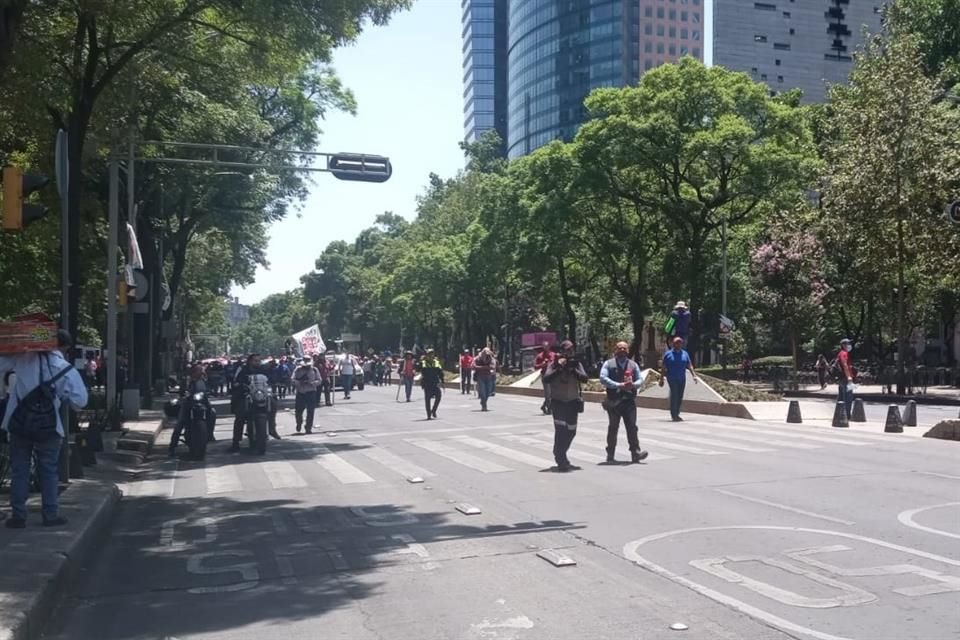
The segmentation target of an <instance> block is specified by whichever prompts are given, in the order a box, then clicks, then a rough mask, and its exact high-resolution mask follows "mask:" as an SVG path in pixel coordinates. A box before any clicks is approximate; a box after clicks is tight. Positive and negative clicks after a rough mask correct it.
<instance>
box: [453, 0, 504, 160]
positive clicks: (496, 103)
mask: <svg viewBox="0 0 960 640" xmlns="http://www.w3.org/2000/svg"><path fill="white" fill-rule="evenodd" d="M507 4H508V0H462V2H461V5H460V6H461V9H462V19H461V27H462V36H463V105H464V107H463V128H464V139H465V140H466V141H467V142H475V141H476V140H477V138H479V137H480V136H481V135H483V134H484V133H485V132H487V131H490V130H495V131H496V132H497V133H498V134H499V135H500V139H501V140H502V141H503V145H504V147H505V146H506V142H507Z"/></svg>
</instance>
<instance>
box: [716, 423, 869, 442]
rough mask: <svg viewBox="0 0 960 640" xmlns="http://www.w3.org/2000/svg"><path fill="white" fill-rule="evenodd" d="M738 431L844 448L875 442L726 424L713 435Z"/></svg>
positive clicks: (717, 428)
mask: <svg viewBox="0 0 960 640" xmlns="http://www.w3.org/2000/svg"><path fill="white" fill-rule="evenodd" d="M728 429H729V430H731V431H737V432H740V433H751V434H754V435H756V434H766V435H768V436H769V435H776V436H777V437H781V438H793V439H796V440H809V441H811V442H827V443H829V444H839V445H842V446H848V447H866V446H870V445H872V444H874V443H873V442H864V441H862V440H849V439H847V438H844V437H829V436H815V435H810V434H807V433H791V432H788V431H784V430H780V429H777V430H775V432H773V431H771V430H769V429H767V430H766V431H764V430H763V429H762V428H759V429H757V428H754V427H737V426H733V425H728V424H725V425H723V426H722V427H715V428H714V430H713V431H712V432H711V433H716V434H720V433H721V432H723V431H726V430H728Z"/></svg>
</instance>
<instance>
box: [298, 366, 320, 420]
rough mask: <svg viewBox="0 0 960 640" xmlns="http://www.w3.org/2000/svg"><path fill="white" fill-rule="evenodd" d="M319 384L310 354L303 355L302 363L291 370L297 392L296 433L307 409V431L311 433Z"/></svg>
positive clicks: (318, 374) (317, 372)
mask: <svg viewBox="0 0 960 640" xmlns="http://www.w3.org/2000/svg"><path fill="white" fill-rule="evenodd" d="M319 384H320V372H319V371H317V368H316V367H315V366H313V361H312V359H311V358H310V356H304V358H303V364H301V365H300V366H299V367H297V370H296V371H294V372H293V386H294V392H295V393H296V394H297V395H296V399H295V401H294V402H295V404H294V410H295V414H294V415H295V417H296V421H297V433H300V429H301V428H302V427H303V426H304V424H303V411H304V409H306V411H307V424H306V431H307V433H313V415H314V411H315V410H316V408H317V387H318V386H319Z"/></svg>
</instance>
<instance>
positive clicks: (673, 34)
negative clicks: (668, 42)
mask: <svg viewBox="0 0 960 640" xmlns="http://www.w3.org/2000/svg"><path fill="white" fill-rule="evenodd" d="M670 37H671V38H676V37H677V28H676V27H670Z"/></svg>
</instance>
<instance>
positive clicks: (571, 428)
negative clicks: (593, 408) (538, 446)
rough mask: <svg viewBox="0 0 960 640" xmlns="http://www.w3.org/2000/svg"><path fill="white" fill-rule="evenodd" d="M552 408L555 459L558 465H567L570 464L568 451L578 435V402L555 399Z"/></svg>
mask: <svg viewBox="0 0 960 640" xmlns="http://www.w3.org/2000/svg"><path fill="white" fill-rule="evenodd" d="M552 409H553V459H554V460H556V461H557V466H558V467H565V466H567V465H569V464H570V460H569V459H568V458H567V451H568V450H569V449H570V445H571V444H573V439H574V438H575V437H576V435H577V418H579V416H580V413H579V411H577V403H576V402H564V401H561V400H554V401H553V407H552Z"/></svg>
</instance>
